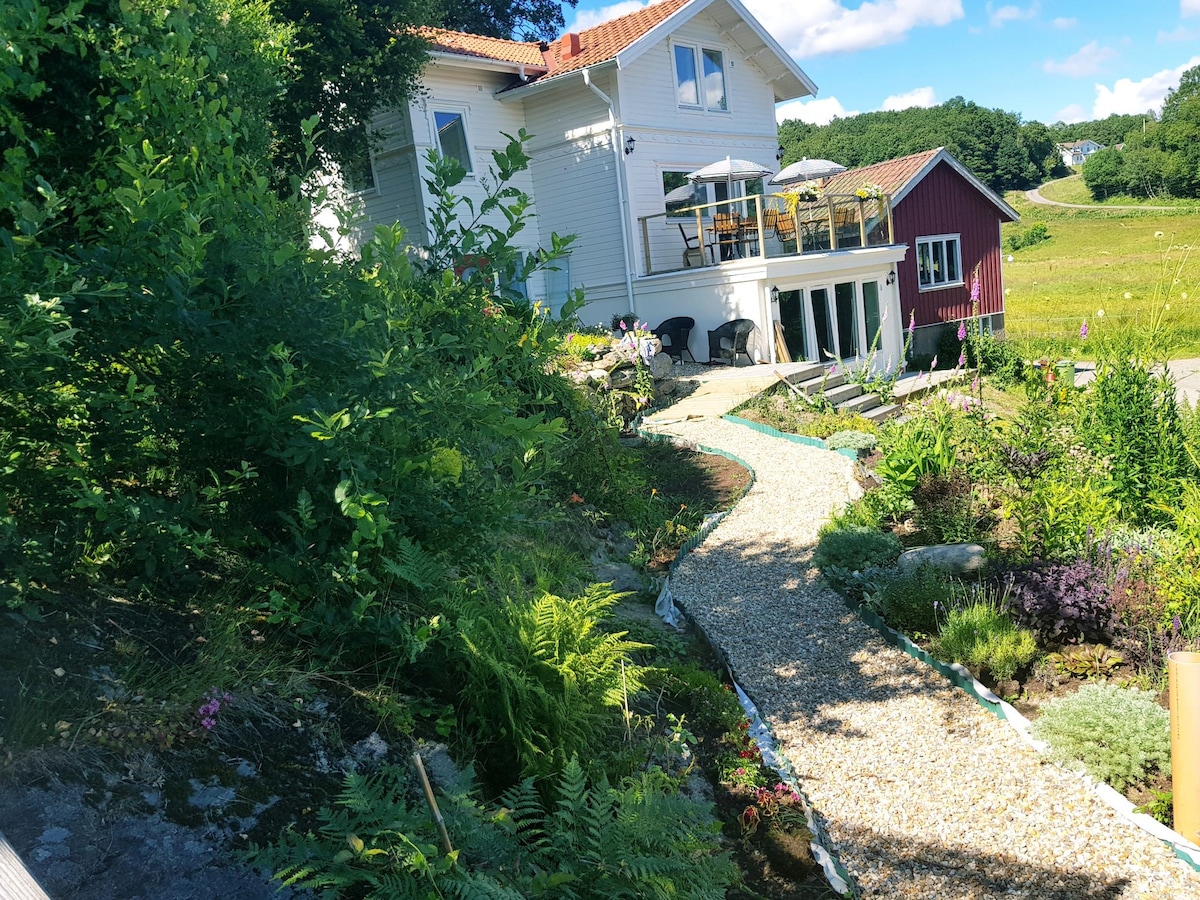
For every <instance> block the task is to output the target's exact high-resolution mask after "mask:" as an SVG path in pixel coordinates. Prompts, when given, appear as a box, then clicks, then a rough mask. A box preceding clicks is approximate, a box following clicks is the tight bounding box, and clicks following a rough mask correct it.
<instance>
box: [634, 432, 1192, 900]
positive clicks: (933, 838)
mask: <svg viewBox="0 0 1200 900" xmlns="http://www.w3.org/2000/svg"><path fill="white" fill-rule="evenodd" d="M657 430H660V431H664V432H670V433H672V434H675V435H678V436H679V437H682V438H684V439H685V440H688V441H691V442H694V443H696V444H700V445H703V446H708V447H714V448H719V449H722V450H725V451H726V452H729V453H733V454H735V455H737V456H738V457H740V458H741V459H744V460H745V461H746V462H747V463H749V465H750V466H751V467H752V468H753V469H754V470H755V473H756V476H757V479H756V482H755V484H754V486H753V488H752V489H751V491H750V492H749V494H747V496H746V497H745V498H743V499H742V501H741V502H740V503H739V504H738V505H737V507H736V508H735V509H734V510H733V512H732V513H730V515H729V516H728V517H726V519H725V520H724V521H723V522H722V523H721V525H720V526H719V527H718V528H717V529H716V530H715V531H714V532H713V534H712V535H710V536H709V537H708V539H707V540H705V541H704V543H702V544H701V545H700V547H698V548H697V549H696V550H695V551H693V552H692V553H691V554H690V555H689V556H688V557H686V558H685V559H684V560H683V561H682V562H681V563H680V565H679V567H678V568H677V570H676V574H675V575H674V576H673V578H672V583H671V588H672V593H673V594H674V596H675V597H676V598H677V599H678V600H679V601H680V602H681V604H683V605H684V606H686V608H687V611H688V613H689V614H690V615H691V616H692V617H693V618H694V619H695V620H696V621H697V622H698V623H699V624H700V625H701V626H702V627H703V628H704V629H705V631H706V632H707V633H708V634H709V635H710V637H711V638H712V639H713V640H714V642H716V643H717V644H718V645H720V646H721V647H722V648H723V649H724V650H725V652H726V654H727V656H728V659H729V662H730V664H731V665H732V667H733V668H734V671H735V672H736V673H737V677H738V681H739V683H740V684H742V686H743V687H744V688H745V690H746V691H747V693H749V694H750V696H751V697H752V698H753V699H754V701H755V703H756V704H757V705H758V707H759V710H760V712H761V713H762V715H763V716H764V718H765V719H766V720H767V721H768V722H769V724H770V726H771V728H772V730H773V731H774V732H775V735H776V736H777V738H778V740H779V744H780V749H781V750H782V751H783V752H784V754H785V755H786V756H787V757H788V759H789V760H790V761H791V763H792V765H793V766H794V767H795V770H796V772H797V773H798V775H799V777H800V780H801V784H802V787H803V789H804V791H805V792H806V794H807V795H808V796H809V799H810V800H811V802H812V805H813V807H814V808H815V810H816V812H817V814H818V815H819V816H820V818H821V819H822V822H823V824H824V826H825V828H826V829H827V831H828V833H829V835H830V839H831V840H832V842H833V844H834V847H833V849H834V850H835V852H836V853H837V854H838V856H839V857H840V859H841V861H842V863H843V865H845V867H846V868H847V870H848V871H849V872H850V874H851V875H852V876H853V877H854V879H855V880H856V881H857V882H858V884H859V886H860V887H861V889H862V893H863V896H864V897H866V898H904V900H925V898H928V900H967V898H971V900H978V898H992V897H1005V898H1026V900H1117V898H1121V900H1134V898H1137V900H1195V898H1200V874H1197V873H1196V872H1194V871H1192V870H1191V869H1190V868H1188V867H1187V866H1186V865H1185V864H1184V863H1182V862H1181V861H1179V860H1177V859H1175V857H1174V855H1173V853H1172V852H1171V850H1170V849H1168V848H1167V847H1166V845H1164V844H1163V843H1161V842H1160V841H1158V840H1156V839H1154V838H1152V837H1150V836H1149V835H1147V834H1145V833H1144V832H1142V831H1141V830H1140V829H1138V828H1136V827H1134V826H1133V825H1130V824H1128V823H1127V822H1125V821H1124V820H1123V819H1121V818H1120V817H1119V816H1117V815H1116V814H1115V813H1114V812H1113V811H1112V810H1111V809H1110V808H1109V807H1107V806H1106V805H1104V804H1103V803H1102V802H1101V801H1100V800H1098V799H1097V798H1096V797H1094V796H1093V795H1092V794H1091V792H1090V791H1088V790H1087V789H1086V788H1085V787H1084V785H1083V784H1082V782H1081V781H1080V780H1079V779H1078V778H1077V777H1076V776H1074V775H1071V774H1068V773H1066V772H1064V771H1063V770H1061V769H1059V768H1058V767H1056V766H1054V765H1051V764H1049V763H1047V762H1045V761H1044V759H1043V758H1042V757H1041V756H1039V755H1038V754H1037V753H1035V752H1034V751H1033V750H1031V749H1029V748H1028V747H1027V746H1026V745H1025V744H1024V743H1022V742H1021V741H1020V739H1019V738H1018V737H1017V736H1016V734H1015V733H1014V732H1013V731H1012V730H1011V729H1010V728H1009V727H1008V726H1007V725H1006V724H1004V723H1003V722H1001V721H999V720H997V719H995V718H993V717H992V716H991V715H989V714H988V713H986V712H985V711H984V710H982V709H981V708H980V707H979V706H978V705H976V703H975V702H974V701H973V700H971V699H970V698H969V697H967V696H966V695H965V694H964V693H962V692H961V691H958V690H956V689H954V688H952V687H951V686H950V685H949V684H948V683H947V682H946V681H945V680H944V679H942V678H941V677H940V676H938V675H937V674H936V673H935V672H933V671H932V670H930V669H928V668H927V667H926V666H924V665H923V664H921V663H919V662H917V661H916V660H914V659H912V658H911V657H909V656H907V655H906V654H904V653H902V652H900V651H899V650H896V649H894V648H892V647H890V646H888V645H887V644H886V643H885V642H884V641H883V640H882V639H881V638H880V637H879V636H878V635H877V634H876V632H875V631H874V630H872V629H871V628H870V627H868V626H867V625H866V624H864V623H863V622H861V621H860V620H859V619H858V617H857V616H856V615H854V614H853V613H851V612H849V611H848V610H847V609H846V607H845V605H844V604H843V603H842V602H841V600H840V599H839V598H838V597H837V596H836V595H835V594H833V593H832V592H831V591H829V590H828V589H827V588H826V587H824V586H823V585H822V584H821V582H820V581H819V580H817V577H816V572H815V570H811V569H810V568H809V565H808V561H809V558H810V555H811V550H812V546H813V544H814V542H815V540H816V533H817V529H818V527H819V526H820V524H821V523H822V521H824V520H825V519H826V518H827V517H828V514H829V512H830V511H831V509H834V508H836V507H838V506H840V505H841V504H843V503H845V502H846V500H848V499H849V498H850V497H851V496H852V495H853V494H855V493H856V491H857V487H856V485H855V484H854V481H853V479H852V477H851V473H850V466H851V463H850V462H849V461H848V460H847V459H845V458H844V457H842V456H839V455H838V454H835V453H829V452H827V451H822V450H817V449H814V448H810V447H804V446H800V445H798V444H793V443H791V442H789V441H784V440H780V439H778V438H771V437H767V436H766V435H762V434H759V433H758V432H755V431H753V430H751V429H748V428H745V427H744V426H738V425H735V424H732V423H729V422H725V421H723V420H719V419H712V418H710V419H704V420H699V421H690V422H678V423H675V424H664V425H663V426H660V427H659V428H658V429H657Z"/></svg>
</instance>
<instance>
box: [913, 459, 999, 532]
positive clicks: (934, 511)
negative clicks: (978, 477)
mask: <svg viewBox="0 0 1200 900" xmlns="http://www.w3.org/2000/svg"><path fill="white" fill-rule="evenodd" d="M912 500H913V522H914V523H915V524H916V526H917V527H918V528H920V529H921V532H922V534H924V536H925V539H926V540H927V541H928V542H929V543H931V544H956V543H965V542H967V541H972V540H975V539H976V538H978V537H979V536H980V535H981V534H983V533H986V531H987V529H986V524H987V521H986V519H985V518H984V517H983V516H981V515H980V514H979V513H978V512H977V510H976V508H975V493H974V489H973V487H972V485H971V479H970V476H968V475H967V473H966V471H965V470H964V469H961V468H954V469H951V470H950V471H949V472H947V473H945V474H941V473H936V472H929V473H926V474H924V475H922V476H921V478H920V480H918V481H917V486H916V487H915V488H914V489H913V493H912Z"/></svg>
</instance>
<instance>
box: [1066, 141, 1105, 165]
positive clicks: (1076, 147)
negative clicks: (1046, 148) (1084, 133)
mask: <svg viewBox="0 0 1200 900" xmlns="http://www.w3.org/2000/svg"><path fill="white" fill-rule="evenodd" d="M1056 146H1057V147H1058V152H1059V153H1060V154H1062V161H1063V165H1064V166H1082V165H1083V164H1084V162H1086V161H1087V158H1088V157H1089V156H1091V155H1092V154H1093V153H1095V152H1096V151H1097V150H1103V149H1104V145H1103V144H1097V143H1096V142H1095V141H1093V140H1086V139H1085V140H1082V141H1071V143H1069V144H1057V145H1056Z"/></svg>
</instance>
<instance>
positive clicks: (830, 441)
mask: <svg viewBox="0 0 1200 900" xmlns="http://www.w3.org/2000/svg"><path fill="white" fill-rule="evenodd" d="M878 443H879V438H878V437H877V436H876V435H874V434H868V433H867V432H865V431H852V430H844V431H835V432H834V433H833V434H831V435H830V436H829V437H827V438H825V446H826V447H828V448H829V449H830V450H842V449H846V450H857V451H859V452H860V453H861V452H862V451H864V450H874V449H875V445H876V444H878Z"/></svg>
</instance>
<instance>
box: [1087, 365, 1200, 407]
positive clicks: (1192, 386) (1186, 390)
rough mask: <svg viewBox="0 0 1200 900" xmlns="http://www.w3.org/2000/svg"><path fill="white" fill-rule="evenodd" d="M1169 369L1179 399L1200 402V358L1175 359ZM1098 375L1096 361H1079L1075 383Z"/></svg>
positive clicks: (1192, 402)
mask: <svg viewBox="0 0 1200 900" xmlns="http://www.w3.org/2000/svg"><path fill="white" fill-rule="evenodd" d="M1167 370H1168V371H1169V372H1170V373H1171V377H1173V378H1174V379H1175V390H1176V391H1177V392H1178V394H1179V399H1180V400H1182V401H1185V402H1187V403H1188V404H1190V405H1192V406H1196V405H1197V404H1200V359H1173V360H1171V361H1170V362H1169V363H1167ZM1095 377H1096V370H1095V364H1094V363H1086V362H1085V363H1079V364H1077V365H1076V367H1075V385H1076V386H1077V387H1083V386H1084V385H1085V384H1088V383H1090V382H1091V381H1092V380H1093V379H1094V378H1095Z"/></svg>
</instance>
